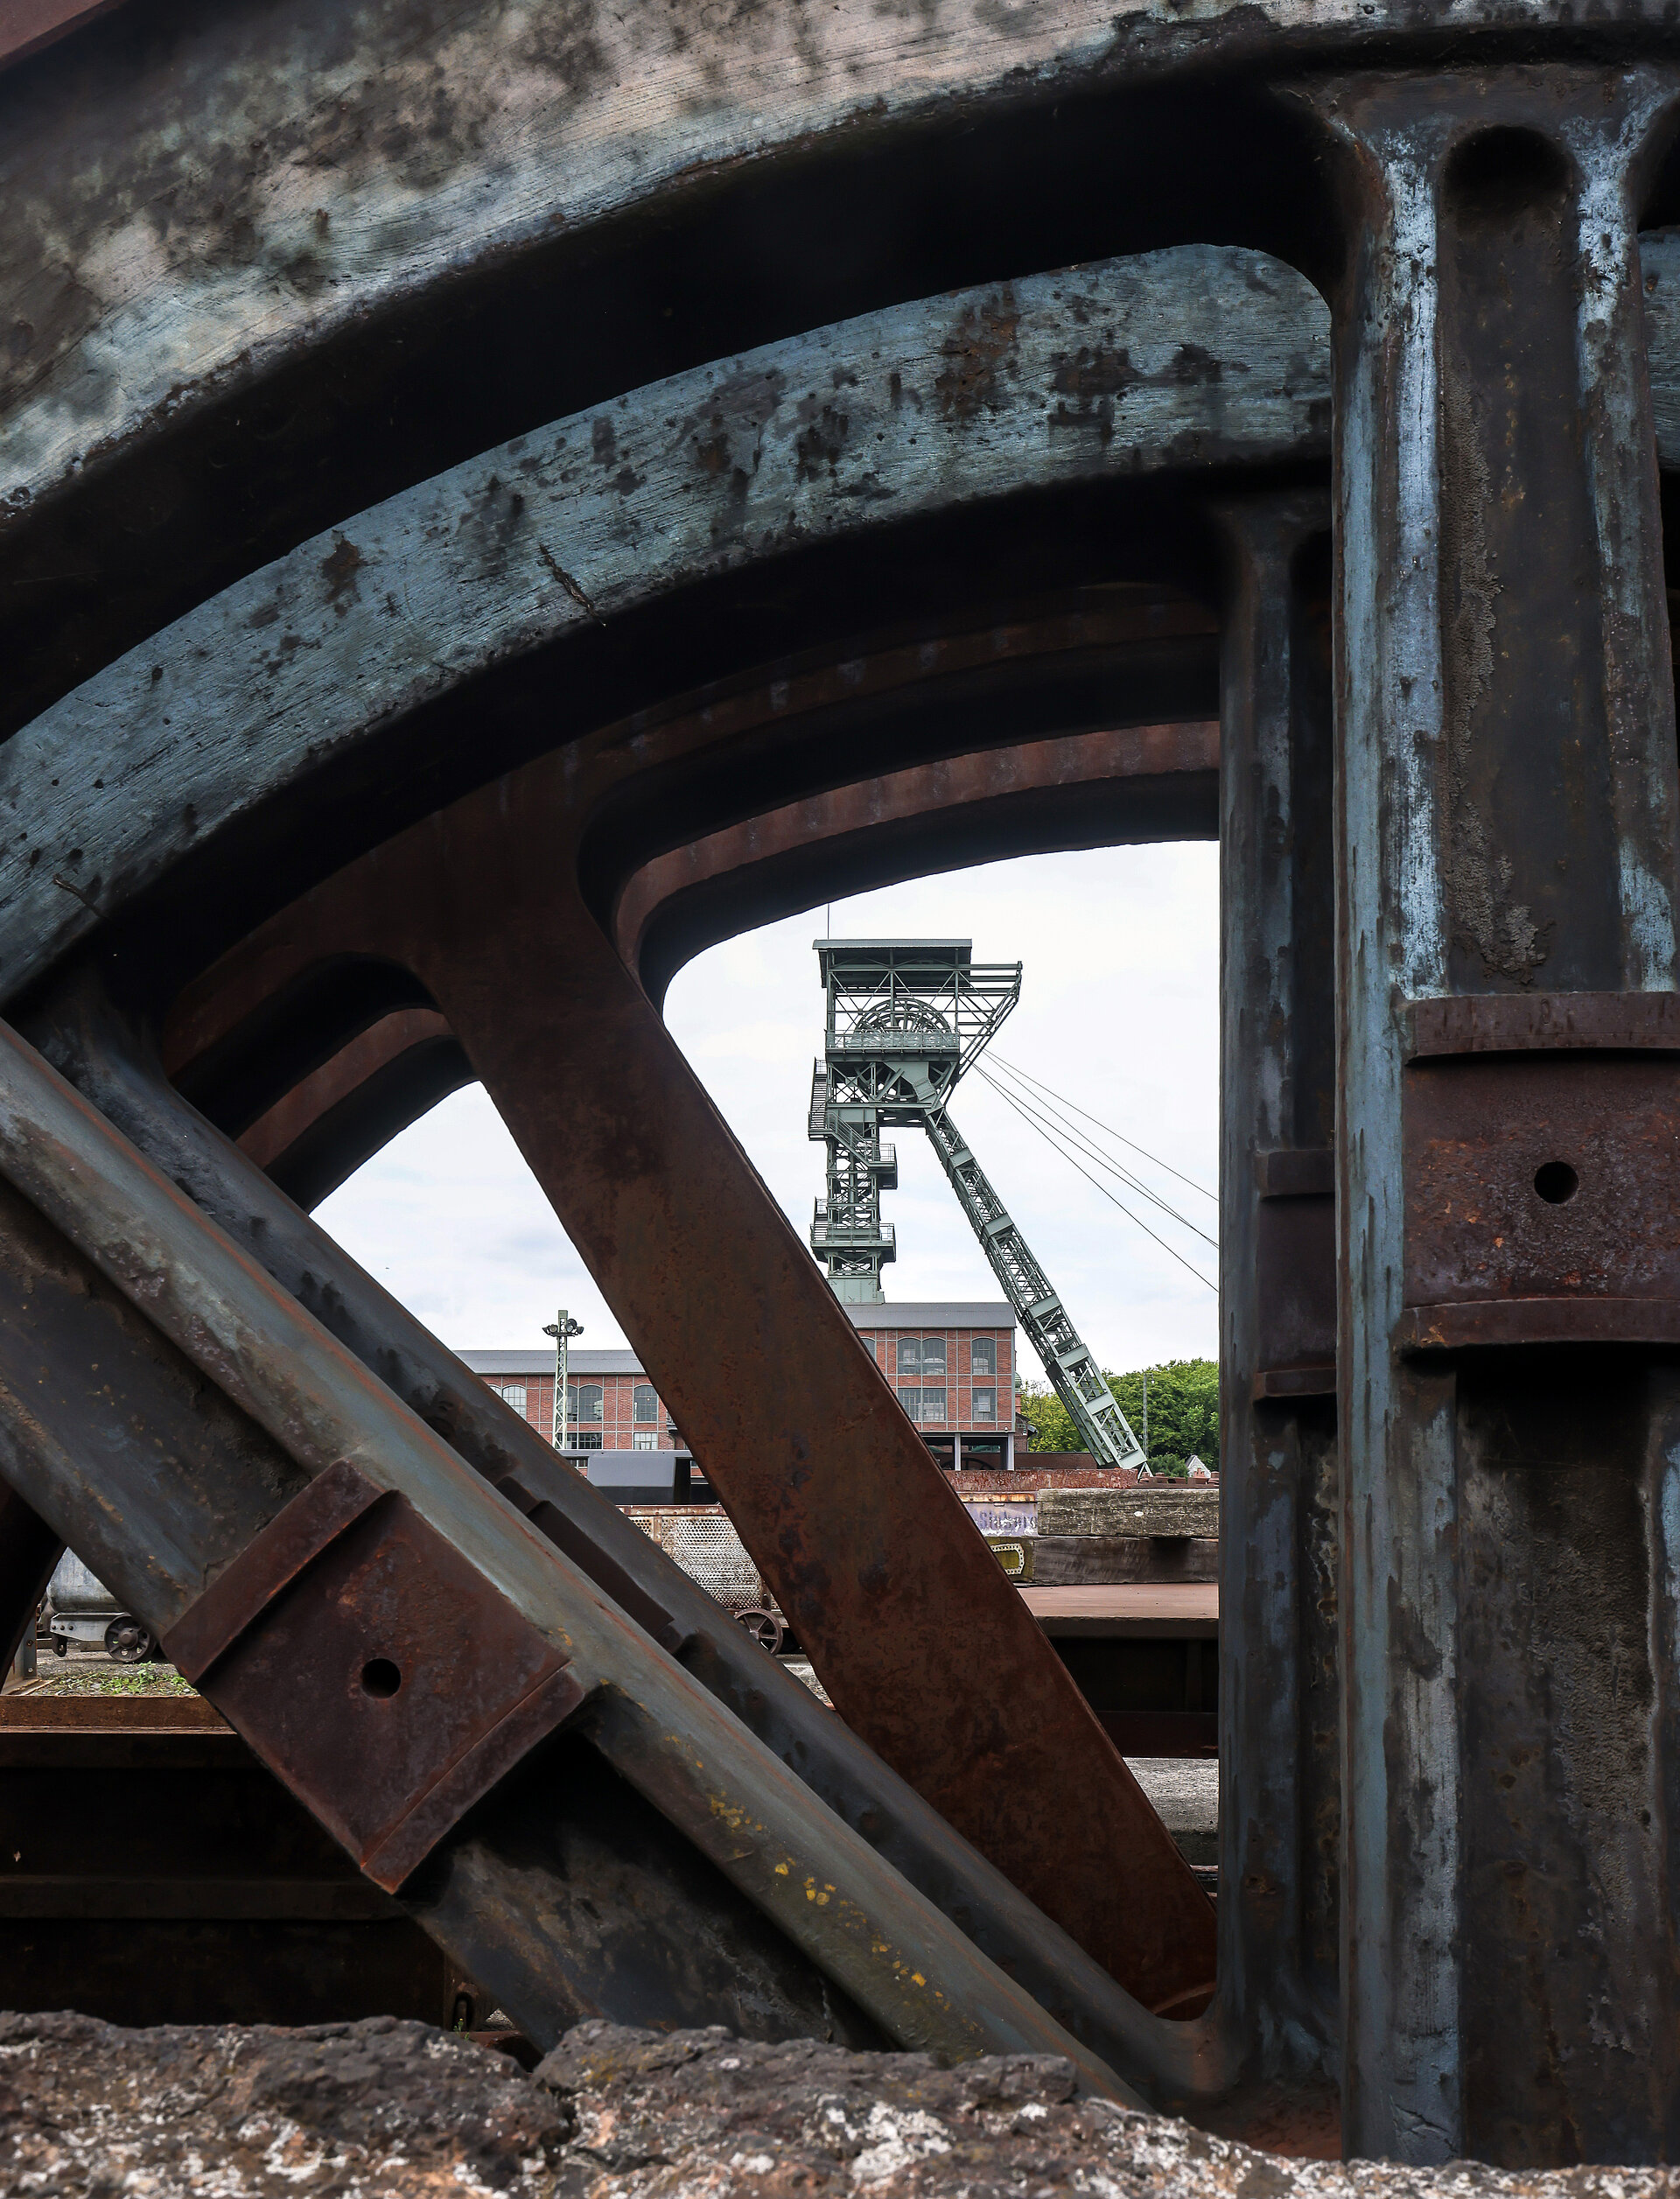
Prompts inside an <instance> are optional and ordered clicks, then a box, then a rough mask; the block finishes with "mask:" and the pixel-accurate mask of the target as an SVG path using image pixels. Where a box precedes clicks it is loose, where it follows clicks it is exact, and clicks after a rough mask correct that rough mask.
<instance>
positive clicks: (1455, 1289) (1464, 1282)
mask: <svg viewBox="0 0 1680 2199" xmlns="http://www.w3.org/2000/svg"><path fill="white" fill-rule="evenodd" d="M1404 1164H1405V1179H1406V1181H1405V1200H1406V1209H1405V1211H1406V1231H1405V1299H1406V1306H1407V1307H1408V1309H1409V1314H1410V1320H1409V1327H1410V1331H1411V1337H1410V1341H1412V1342H1414V1343H1416V1344H1418V1345H1440V1346H1452V1345H1455V1344H1473V1343H1517V1342H1524V1341H1536V1342H1542V1341H1544V1342H1553V1341H1572V1340H1580V1341H1588V1340H1604V1339H1614V1338H1618V1337H1623V1338H1627V1339H1628V1340H1630V1341H1635V1340H1644V1341H1654V1340H1655V1341H1661V1340H1664V1339H1667V1338H1670V1337H1674V1336H1680V1059H1677V1058H1676V1057H1674V1056H1672V1055H1669V1054H1665V1053H1664V1052H1662V1051H1659V1050H1656V1049H1655V1048H1652V1047H1649V1044H1648V1045H1647V1046H1646V1047H1642V1048H1641V1049H1640V1050H1638V1051H1633V1050H1629V1051H1625V1052H1623V1051H1608V1050H1605V1051H1597V1050H1593V1049H1591V1048H1586V1049H1582V1050H1579V1051H1577V1050H1556V1049H1544V1050H1540V1051H1535V1052H1523V1051H1515V1050H1513V1051H1509V1052H1496V1053H1476V1054H1461V1055H1457V1056H1453V1057H1446V1056H1435V1057H1425V1058H1423V1059H1418V1060H1414V1061H1411V1063H1410V1065H1409V1066H1408V1068H1407V1069H1406V1071H1405V1075H1404Z"/></svg>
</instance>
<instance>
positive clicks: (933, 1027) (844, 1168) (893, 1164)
mask: <svg viewBox="0 0 1680 2199" xmlns="http://www.w3.org/2000/svg"><path fill="white" fill-rule="evenodd" d="M972 943H973V942H971V941H970V940H966V939H819V940H817V941H816V942H814V944H815V946H816V956H817V961H818V963H820V965H821V967H822V971H823V986H824V989H825V991H827V994H828V1041H827V1047H826V1053H825V1057H824V1059H823V1061H818V1062H816V1064H815V1065H814V1067H813V1069H812V1073H811V1113H810V1134H811V1137H812V1138H814V1139H821V1140H822V1141H823V1143H824V1144H825V1145H827V1147H828V1193H827V1196H826V1197H825V1198H822V1199H819V1200H818V1201H817V1202H816V1214H815V1215H814V1216H813V1218H812V1222H811V1250H813V1251H814V1252H815V1253H816V1256H817V1257H818V1258H819V1259H820V1260H823V1262H825V1263H826V1264H827V1267H828V1271H829V1282H830V1286H831V1287H832V1289H833V1291H834V1293H835V1295H836V1297H837V1298H839V1299H844V1300H845V1301H847V1302H848V1303H851V1304H853V1305H878V1304H879V1303H880V1302H881V1300H882V1299H883V1297H884V1295H885V1294H884V1292H882V1289H881V1270H882V1268H883V1267H884V1266H885V1265H886V1263H887V1261H889V1260H891V1259H893V1258H894V1257H896V1250H897V1248H896V1246H895V1244H894V1242H893V1227H892V1224H891V1223H890V1222H886V1223H884V1222H882V1220H881V1193H882V1192H883V1191H884V1190H885V1191H890V1190H892V1189H893V1187H895V1186H896V1184H897V1183H898V1180H899V1166H898V1155H897V1152H896V1151H895V1150H894V1148H893V1146H891V1145H883V1144H882V1142H881V1131H882V1130H883V1128H890V1127H892V1126H894V1125H901V1124H910V1125H912V1126H913V1127H916V1128H920V1129H921V1130H925V1131H927V1133H928V1138H930V1139H931V1140H932V1143H933V1147H934V1151H935V1152H936V1153H937V1154H938V1155H939V1159H940V1165H941V1166H942V1167H943V1169H944V1171H945V1173H946V1175H947V1176H948V1177H949V1180H950V1184H951V1188H952V1190H953V1191H955V1192H956V1195H957V1199H958V1201H960V1203H961V1205H962V1208H963V1213H964V1214H965V1215H967V1216H968V1218H969V1222H970V1225H971V1227H972V1228H973V1230H974V1234H975V1236H977V1237H978V1239H979V1240H980V1249H981V1250H982V1251H983V1252H984V1254H985V1256H986V1257H987V1259H988V1260H989V1261H990V1262H991V1268H992V1272H993V1273H994V1274H995V1275H996V1276H997V1278H998V1281H999V1282H1000V1283H1001V1284H1002V1285H1003V1286H1004V1291H1005V1295H1006V1296H1007V1298H1008V1299H1009V1302H1010V1304H1011V1305H1012V1306H1013V1307H1014V1309H1015V1317H1016V1319H1017V1320H1019V1322H1020V1324H1021V1327H1022V1328H1023V1329H1024V1330H1025V1331H1026V1335H1027V1339H1028V1341H1030V1342H1031V1344H1032V1346H1033V1350H1034V1351H1036V1352H1037V1354H1038V1355H1039V1357H1040V1359H1041V1360H1042V1361H1043V1362H1044V1371H1045V1373H1046V1374H1047V1376H1049V1377H1050V1381H1051V1383H1052V1385H1053V1387H1054V1390H1055V1391H1056V1394H1057V1396H1058V1397H1060V1398H1061V1401H1062V1403H1063V1404H1065V1405H1066V1406H1067V1408H1068V1411H1069V1413H1070V1414H1071V1415H1072V1416H1073V1421H1074V1425H1075V1427H1076V1428H1077V1429H1078V1430H1079V1432H1080V1433H1081V1435H1082V1436H1083V1438H1084V1439H1085V1442H1086V1444H1087V1446H1089V1450H1090V1453H1091V1455H1092V1457H1093V1458H1094V1459H1096V1461H1097V1463H1098V1464H1099V1465H1102V1466H1137V1467H1144V1452H1143V1446H1142V1445H1141V1444H1140V1443H1139V1442H1138V1439H1137V1437H1136V1436H1135V1435H1134V1434H1133V1433H1132V1432H1131V1427H1130V1426H1129V1425H1127V1421H1126V1417H1125V1415H1124V1413H1123V1412H1122V1411H1121V1410H1120V1407H1119V1405H1118V1404H1117V1403H1116V1401H1115V1397H1114V1393H1113V1392H1112V1390H1110V1388H1109V1385H1108V1383H1106V1382H1105V1381H1104V1380H1103V1372H1102V1369H1100V1368H1099V1367H1098V1365H1097V1363H1096V1360H1095V1359H1094V1358H1093V1357H1092V1356H1091V1354H1090V1352H1089V1349H1088V1348H1086V1346H1085V1344H1084V1342H1083V1341H1082V1339H1081V1337H1080V1334H1079V1332H1078V1330H1077V1329H1076V1328H1075V1327H1074V1324H1073V1321H1072V1320H1071V1319H1070V1317H1069V1315H1068V1310H1067V1308H1066V1307H1065V1306H1063V1304H1062V1302H1061V1299H1060V1298H1058V1297H1057V1295H1056V1293H1055V1292H1054V1291H1053V1290H1052V1289H1051V1287H1050V1281H1049V1278H1048V1277H1047V1275H1046V1274H1045V1271H1044V1270H1043V1269H1042V1268H1041V1267H1040V1265H1039V1264H1038V1262H1037V1260H1035V1259H1034V1258H1033V1251H1032V1248H1031V1247H1030V1246H1029V1244H1028V1243H1027V1242H1026V1238H1025V1237H1024V1236H1022V1235H1021V1232H1020V1230H1019V1229H1018V1228H1017V1227H1016V1225H1015V1223H1014V1222H1012V1220H1011V1219H1010V1216H1009V1212H1008V1209H1007V1208H1005V1205H1004V1202H1003V1201H1002V1200H1001V1199H1000V1198H999V1197H998V1194H997V1192H996V1191H995V1190H994V1189H993V1187H992V1185H991V1180H990V1179H989V1178H988V1177H987V1175H986V1173H985V1171H984V1169H983V1168H982V1167H981V1166H980V1164H979V1162H978V1161H977V1159H975V1157H974V1154H973V1153H972V1152H971V1151H970V1148H969V1146H968V1145H967V1144H966V1143H965V1142H964V1141H963V1138H961V1137H960V1136H959V1135H958V1133H957V1130H956V1124H954V1123H953V1122H952V1120H951V1115H950V1096H951V1094H952V1092H953V1091H954V1090H955V1089H956V1083H957V1080H958V1078H959V1077H961V1076H962V1075H963V1071H964V1070H965V1069H967V1068H970V1066H971V1065H972V1063H973V1062H974V1061H976V1060H977V1058H978V1057H979V1055H980V1054H981V1052H982V1051H983V1050H984V1047H986V1046H987V1045H989V1044H990V1042H991V1039H992V1037H993V1035H994V1033H996V1032H997V1030H998V1026H1000V1025H1001V1024H1002V1023H1003V1021H1004V1019H1005V1017H1006V1016H1007V1015H1008V1014H1009V1012H1010V1011H1011V1009H1012V1008H1013V1007H1014V1005H1015V1003H1016V1002H1017V1001H1018V1000H1019V998H1020V997H1021V965H1020V963H1018V962H1016V963H977V962H976V961H974V960H973V958H972V954H971V948H972ZM1145 1471H1147V1468H1146V1467H1145Z"/></svg>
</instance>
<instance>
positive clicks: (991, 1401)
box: [969, 1390, 998, 1420]
mask: <svg viewBox="0 0 1680 2199" xmlns="http://www.w3.org/2000/svg"><path fill="white" fill-rule="evenodd" d="M969 1395H970V1397H971V1398H972V1400H973V1407H972V1411H971V1415H970V1417H971V1418H974V1419H976V1420H995V1419H996V1418H998V1392H997V1391H996V1390H970V1393H969Z"/></svg>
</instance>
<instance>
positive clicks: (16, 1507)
mask: <svg viewBox="0 0 1680 2199" xmlns="http://www.w3.org/2000/svg"><path fill="white" fill-rule="evenodd" d="M63 1555H64V1544H63V1543H62V1542H60V1541H59V1537H57V1536H56V1535H55V1534H54V1533H53V1532H52V1529H51V1528H50V1527H49V1526H48V1525H47V1523H46V1522H45V1520H44V1519H40V1518H38V1516H36V1514H35V1513H34V1512H33V1511H31V1509H30V1507H29V1506H28V1505H27V1504H26V1503H25V1502H24V1499H23V1498H22V1497H21V1496H19V1495H18V1493H17V1491H16V1490H15V1489H13V1488H10V1487H9V1486H8V1485H7V1484H6V1483H4V1482H3V1481H0V1675H4V1673H6V1672H7V1671H9V1670H11V1661H12V1659H13V1658H14V1657H15V1656H17V1654H18V1645H19V1644H20V1643H21V1642H24V1641H25V1639H26V1638H27V1636H28V1635H29V1634H30V1632H31V1629H32V1628H33V1627H34V1624H35V1614H36V1612H37V1611H38V1609H39V1608H40V1602H41V1598H42V1597H43V1596H44V1595H45V1593H46V1584H47V1582H48V1581H49V1580H51V1579H52V1568H53V1567H54V1566H55V1565H57V1564H58V1562H59V1558H61V1557H63Z"/></svg>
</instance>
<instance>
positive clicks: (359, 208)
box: [0, 0, 1665, 516]
mask: <svg viewBox="0 0 1680 2199" xmlns="http://www.w3.org/2000/svg"><path fill="white" fill-rule="evenodd" d="M1576 12H1577V11H1576V10H1575V9H1574V8H1573V7H1572V5H1570V4H1569V0H1527V4H1522V5H1514V4H1511V0H1426V4H1418V0H1193V4H1183V0H1068V4H1063V5H1057V6H1054V7H1051V6H1039V5H1029V6H1021V7H1001V6H998V5H996V4H994V0H918V4H917V5H915V6H914V7H912V6H909V5H907V4H893V5H889V6H881V5H879V4H876V0H836V4H832V5H830V6H827V7H824V8H821V9H818V8H816V7H813V6H809V5H803V4H800V5H790V6H787V7H778V8H761V7H753V8H746V9H735V10H731V11H721V12H720V11H715V10H711V9H707V8H704V7H702V6H699V5H697V4H693V0H678V4H675V5H669V4H666V0H627V4H625V5H622V6H620V7H617V8H614V9H613V10H611V11H606V10H598V9H596V8H593V7H570V6H568V7H558V6H549V7H534V8H529V9H523V8H521V9H508V8H506V7H503V6H500V5H499V4H496V0H469V4H467V5H465V6H462V7H452V8H450V9H447V10H444V11H436V10H433V9H430V8H429V7H426V6H423V5H421V4H416V0H406V4H396V5H391V4H387V5H381V4H378V0H360V4H355V5H352V6H348V7H343V8H330V7H325V6H321V5H319V4H318V0H284V4H276V5H269V6H266V7H263V8H262V9H260V10H259V9H256V8H244V9H241V8H236V7H225V8H221V9H210V8H206V9H202V10H200V11H198V12H197V14H196V15H193V14H191V13H189V12H187V11H173V12H172V16H171V18H169V19H168V20H167V22H166V23H160V22H158V21H156V20H153V21H151V22H150V23H149V24H148V25H147V26H146V35H145V36H144V38H136V37H134V36H132V35H130V33H129V26H128V25H125V24H123V23H122V22H117V23H116V24H111V23H106V24H102V25H95V26H93V28H92V30H91V32H85V33H83V34H82V35H81V37H80V38H79V39H72V40H69V41H66V44H65V46H61V47H59V48H58V49H56V50H55V51H54V52H53V53H50V54H48V55H46V56H45V57H44V60H42V61H41V62H38V63H36V64H34V65H33V66H31V67H30V68H29V69H27V70H25V71H22V72H19V73H18V74H17V75H16V76H14V77H12V78H11V79H8V80H5V81H0V194H4V200H5V204H6V207H7V231H8V240H9V248H10V249H9V250H8V253H7V265H6V268H5V272H4V288H5V295H6V298H7V304H8V307H9V313H10V318H11V322H12V327H13V331H14V345H15V347H16V348H15V354H14V372H13V374H12V375H11V382H10V389H9V390H8V389H4V386H3V385H0V421H3V422H4V434H5V443H4V460H0V515H4V514H6V513H8V512H9V513H10V514H11V515H13V516H16V515H19V514H21V513H23V512H25V511H26V510H27V509H28V508H29V507H30V505H31V502H34V503H38V502H39V501H42V500H43V499H51V498H52V497H53V496H55V495H56V494H59V493H60V492H62V491H64V490H65V489H66V487H73V484H74V482H75V480H76V479H77V477H78V476H79V475H81V474H86V473H88V471H89V470H90V469H92V468H95V467H96V466H99V465H100V464H102V463H103V462H104V461H106V460H107V459H109V458H110V457H111V456H112V455H113V454H114V453H117V452H122V451H123V450H124V449H126V448H128V447H129V446H130V445H136V444H140V443H144V441H145V439H146V438H148V437H149V436H150V435H152V434H154V433H155V432H156V431H157V430H158V427H159V426H160V425H164V424H168V423H170V422H172V421H176V422H179V420H180V419H181V418H182V417H186V416H188V415H190V414H191V413H192V412H193V410H196V409H198V408H200V407H202V406H203V405H205V404H206V403H208V402H209V401H211V400H213V399H214V398H217V397H220V396H226V395H228V394H230V393H234V392H237V391H241V390H244V389H253V390H254V389H260V387H261V386H262V382H263V379H264V377H265V375H267V374H268V373H269V371H270V370H271V369H272V368H274V366H275V365H276V363H278V362H279V361H283V359H285V358H287V357H289V356H290V355H294V354H297V353H298V352H300V351H303V350H305V349H307V348H308V347H310V346H311V345H316V344H319V343H321V342H323V341H325V340H327V339H328V338H330V337H331V336H332V334H333V333H335V332H336V331H339V330H341V329H343V328H345V327H346V326H349V325H350V324H352V323H353V321H354V319H356V318H357V317H359V316H362V315H365V314H366V313H367V312H368V311H369V310H370V309H371V310H377V309H378V308H379V307H380V306H381V305H389V304H393V303H395V302H397V301H400V300H402V299H412V298H416V297H421V296H424V295H425V294H426V293H427V292H428V291H437V292H439V293H441V292H443V291H444V290H445V289H446V288H447V287H448V286H449V285H450V284H452V283H456V282H458V280H459V279H460V278H461V277H463V276H464V275H467V274H470V273H471V272H472V271H473V270H478V269H480V268H484V267H486V266H489V265H493V264H495V263H507V262H509V261H511V260H514V259H516V258H517V256H519V255H520V254H521V252H525V251H528V250H530V249H533V248H535V247H540V246H542V245H543V244H546V243H548V242H552V241H553V240H555V239H556V238H557V237H573V238H577V239H580V240H584V241H586V240H587V239H588V238H589V236H590V235H591V232H593V231H596V230H598V229H599V228H601V227H602V226H603V225H604V224H606V223H607V222H609V221H612V220H613V218H614V217H616V216H618V215H620V214H622V213H623V212H624V210H625V209H626V208H627V207H634V206H638V205H645V204H648V203H649V202H653V201H656V200H660V199H662V198H666V199H669V195H670V194H671V193H674V192H676V191H678V190H680V189H682V188H683V186H690V185H704V184H706V183H708V182H709V181H711V180H713V179H717V178H718V176H720V175H721V174H723V173H725V172H728V171H730V170H732V169H735V168H738V167H739V165H740V164H742V163H746V162H751V161H753V160H754V159H756V158H768V159H774V158H776V157H777V156H779V155H788V154H803V153H806V152H808V151H809V150H810V149H811V148H812V147H813V146H814V145H820V144H823V142H824V141H825V140H832V141H837V142H843V141H844V138H845V137H846V136H847V135H848V134H849V133H851V134H854V135H855V134H856V133H858V131H860V130H868V131H870V132H872V133H874V134H879V133H882V132H885V131H890V130H893V129H894V128H900V129H902V128H907V127H912V126H914V125H917V124H925V123H928V122H929V121H937V120H938V119H940V118H942V117H945V116H952V115H954V114H956V113H961V114H962V115H963V116H965V117H967V116H973V115H975V114H977V113H982V112H984V111H985V110H986V109H988V108H989V107H999V106H1002V105H1005V104H1006V103H1012V102H1020V101H1021V100H1022V99H1023V98H1026V99H1035V100H1039V101H1042V102H1046V103H1049V102H1054V101H1055V100H1056V99H1058V98H1062V97H1067V96H1070V95H1077V94H1079V93H1081V92H1083V91H1088V90H1090V89H1092V88H1101V87H1103V86H1104V85H1112V84H1115V83H1117V82H1121V81H1142V80H1146V79H1147V78H1148V77H1150V76H1152V75H1155V74H1171V73H1172V72H1173V71H1174V70H1181V69H1184V68H1186V67H1195V66H1197V65H1199V64H1200V65H1203V66H1205V65H1206V64H1207V63H1208V61H1209V60H1222V61H1224V62H1226V63H1228V64H1231V65H1241V66H1243V67H1246V68H1249V69H1254V68H1256V67H1261V68H1264V67H1266V66H1268V65H1270V66H1271V67H1276V68H1278V69H1279V70H1282V71H1285V72H1287V71H1289V70H1291V69H1292V68H1293V67H1298V66H1299V62H1300V60H1301V59H1302V58H1303V57H1305V56H1306V55H1308V54H1315V55H1318V56H1320V57H1321V56H1323V55H1325V54H1337V53H1339V54H1341V55H1342V56H1343V57H1344V58H1346V57H1347V56H1348V55H1350V54H1352V53H1357V52H1358V51H1359V50H1360V49H1361V48H1362V47H1364V46H1373V45H1376V43H1377V42H1379V41H1388V42H1390V45H1391V43H1392V41H1393V40H1394V39H1397V38H1398V39H1403V40H1404V39H1429V38H1431V37H1433V36H1439V33H1440V32H1442V31H1443V30H1447V31H1451V32H1454V33H1457V34H1460V35H1462V34H1464V33H1467V32H1475V31H1477V30H1478V29H1481V28H1485V27H1487V26H1495V27H1497V28H1502V29H1507V30H1509V28H1510V27H1511V26H1513V25H1520V26H1523V27H1525V28H1531V29H1532V31H1533V32H1534V33H1536V34H1537V35H1538V36H1541V37H1544V35H1545V34H1546V33H1547V32H1549V31H1551V32H1562V33H1563V34H1564V35H1565V36H1568V35H1572V26H1573V21H1574V18H1575V15H1576ZM1595 20H1596V21H1598V22H1599V23H1600V24H1601V25H1611V24H1614V25H1628V26H1633V27H1637V28H1640V29H1642V30H1643V31H1644V32H1646V34H1647V35H1648V36H1651V35H1657V36H1660V35H1661V33H1662V30H1663V25H1664V22H1665V14H1664V10H1663V5H1662V0H1616V4H1613V5H1608V6H1606V7H1604V8H1601V9H1600V10H1598V11H1595ZM1240 217H1241V209H1236V210H1234V214H1233V219H1234V220H1240ZM815 249H821V246H820V242H816V246H815ZM1005 271H1007V272H1020V271H1021V270H999V272H1005Z"/></svg>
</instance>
